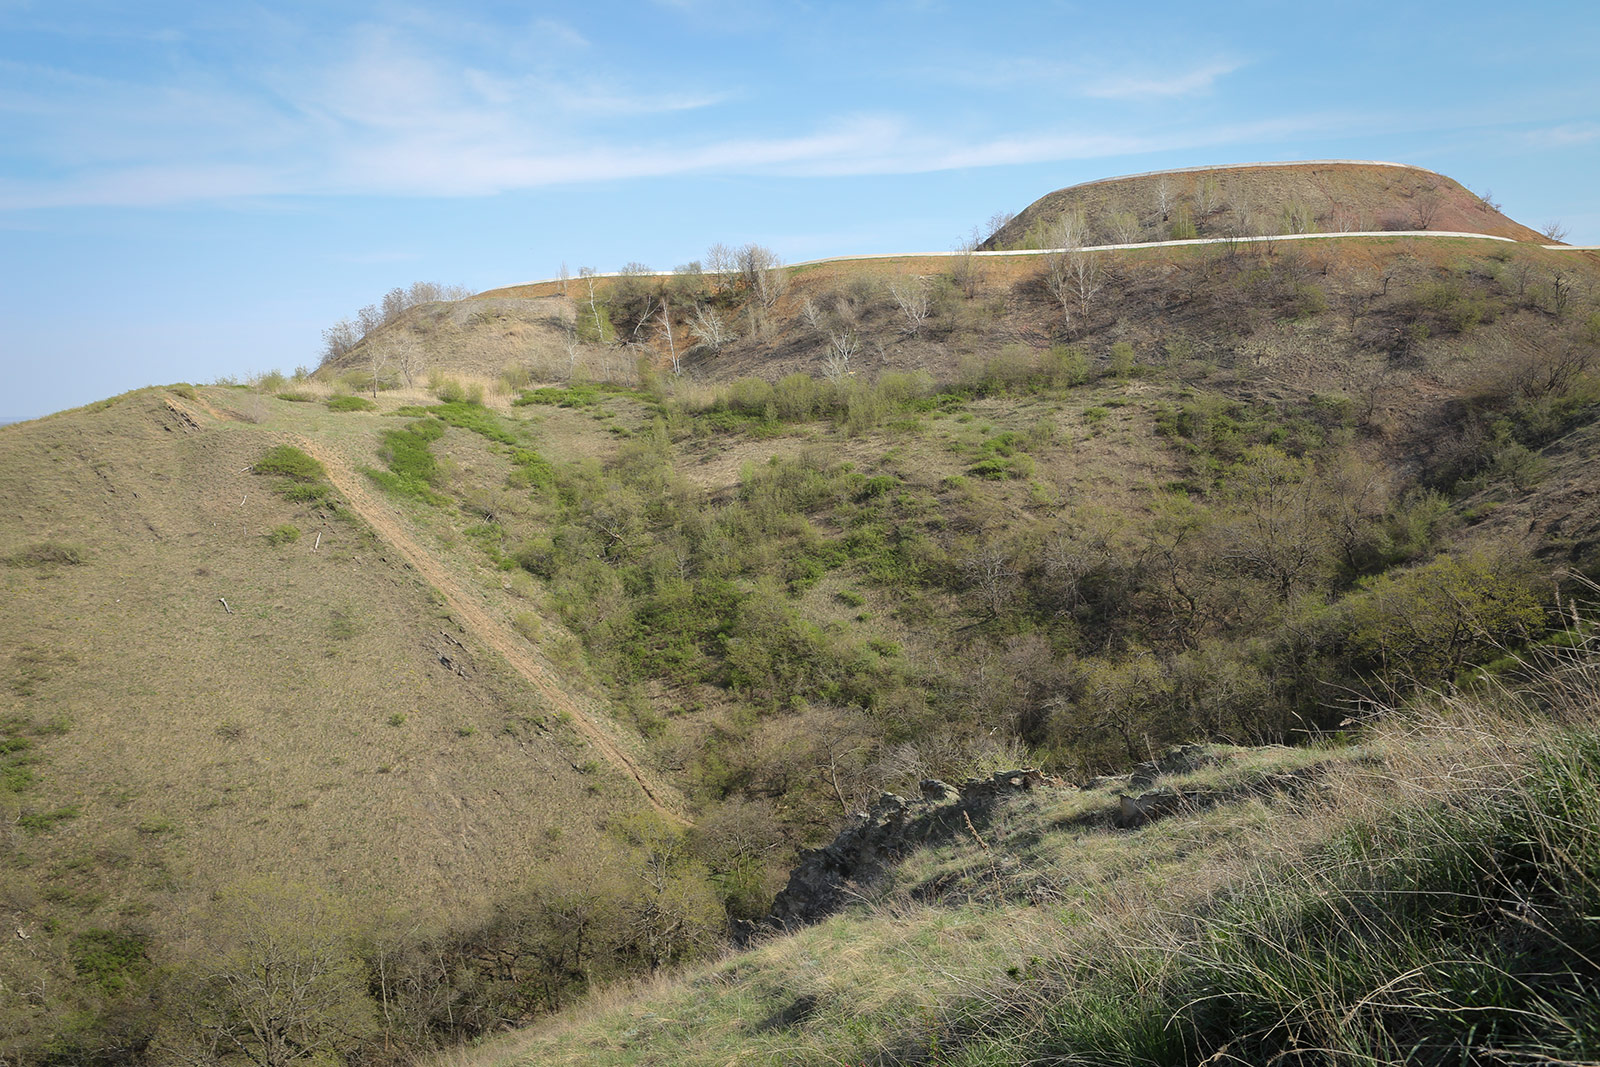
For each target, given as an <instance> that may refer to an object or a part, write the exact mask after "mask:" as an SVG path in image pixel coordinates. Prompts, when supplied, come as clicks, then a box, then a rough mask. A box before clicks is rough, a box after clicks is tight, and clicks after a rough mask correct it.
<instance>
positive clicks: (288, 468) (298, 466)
mask: <svg viewBox="0 0 1600 1067" xmlns="http://www.w3.org/2000/svg"><path fill="white" fill-rule="evenodd" d="M251 469H252V470H253V471H255V473H257V474H276V475H281V476H282V477H284V478H288V479H289V480H290V481H295V482H318V481H322V480H324V479H326V478H327V476H328V472H327V471H326V470H324V469H323V466H322V464H321V463H320V462H318V461H317V460H315V459H313V458H312V457H311V456H308V455H306V454H305V453H304V452H303V451H301V450H300V449H298V448H296V447H294V446H293V445H277V446H275V447H274V448H272V449H270V450H268V452H267V453H266V454H265V455H263V456H262V457H261V458H260V459H258V460H256V462H255V464H254V465H253V466H252V468H251Z"/></svg>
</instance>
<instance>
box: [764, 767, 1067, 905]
mask: <svg viewBox="0 0 1600 1067" xmlns="http://www.w3.org/2000/svg"><path fill="white" fill-rule="evenodd" d="M1062 785H1063V783H1062V782H1061V780H1060V779H1059V778H1052V777H1050V776H1048V775H1046V774H1043V773H1042V772H1040V771H1037V770H1031V769H1019V770H1014V771H1003V772H1001V773H1000V774H995V775H991V776H990V777H988V778H975V779H972V780H971V781H969V782H967V783H965V784H964V785H962V786H961V788H960V789H956V788H954V787H952V786H950V785H949V784H947V783H945V782H941V781H939V780H938V779H936V778H930V779H928V780H927V781H925V782H923V783H922V787H921V792H922V796H923V798H924V800H927V801H929V803H928V804H925V805H919V806H918V807H916V808H912V807H911V806H910V805H908V804H907V802H906V800H905V798H904V797H901V796H897V795H896V794H894V793H884V794H883V795H882V796H880V797H879V798H878V801H877V803H875V804H873V805H872V810H871V811H869V812H864V813H860V812H858V813H857V814H856V816H855V817H854V818H853V819H852V820H851V821H850V822H849V823H847V824H846V825H845V827H844V829H842V830H840V831H839V834H838V836H837V837H835V838H834V839H833V840H832V841H831V842H829V843H828V844H826V845H824V846H823V847H822V848H815V849H808V850H807V851H805V852H802V853H801V854H800V857H799V862H798V863H797V864H796V865H795V868H794V870H793V871H791V872H790V874H789V883H788V885H786V886H784V888H783V891H782V892H780V893H779V894H778V896H777V898H776V899H775V900H773V902H772V912H771V914H770V915H769V916H768V918H767V920H766V926H767V928H769V929H772V928H777V929H784V928H790V927H796V926H805V925H808V924H810V923H814V922H817V921H819V920H821V919H824V918H827V917H828V916H829V915H831V914H833V913H834V912H836V911H838V910H839V909H840V908H842V907H843V906H844V905H845V904H846V903H848V902H849V900H850V899H851V898H852V897H854V896H856V895H858V894H859V892H860V890H861V888H862V887H865V886H869V885H871V884H872V883H873V882H874V881H875V880H877V879H879V878H881V877H882V876H883V875H884V874H885V873H886V872H887V871H888V870H889V869H890V868H891V867H893V865H894V864H895V863H897V862H898V861H899V860H900V858H901V857H902V856H904V855H905V854H906V853H907V852H909V851H910V850H911V849H912V848H913V847H915V846H916V845H919V844H922V843H924V842H926V841H928V840H930V839H933V838H936V837H948V836H951V835H953V834H956V833H968V832H970V830H968V829H967V820H968V819H969V818H971V817H972V816H973V815H980V816H981V814H982V813H983V812H984V811H985V810H987V808H988V807H989V806H990V804H991V803H992V802H993V801H994V799H995V798H996V797H999V796H1002V795H1006V794H1013V793H1019V792H1024V791H1026V790H1029V789H1033V788H1035V787H1038V786H1050V787H1055V788H1060V787H1061V786H1062Z"/></svg>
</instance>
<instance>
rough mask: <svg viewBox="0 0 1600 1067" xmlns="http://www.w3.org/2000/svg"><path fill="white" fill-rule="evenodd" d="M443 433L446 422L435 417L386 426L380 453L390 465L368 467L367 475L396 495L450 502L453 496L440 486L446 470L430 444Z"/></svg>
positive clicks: (434, 502)
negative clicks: (398, 426) (397, 426)
mask: <svg viewBox="0 0 1600 1067" xmlns="http://www.w3.org/2000/svg"><path fill="white" fill-rule="evenodd" d="M443 436H444V424H443V423H441V422H439V421H437V420H435V419H419V420H418V421H416V422H413V423H411V424H410V425H409V426H406V427H405V428H404V429H400V430H385V431H384V433H383V446H382V448H381V449H380V450H379V453H378V454H379V456H380V457H381V458H382V459H383V460H384V462H385V463H387V464H388V467H389V469H388V470H386V471H380V470H374V469H372V468H367V470H366V475H367V477H369V478H371V479H372V480H373V481H374V482H376V483H377V484H378V485H380V486H382V487H383V488H384V489H385V490H387V491H388V492H390V493H393V494H394V495H396V496H403V497H412V498H414V499H417V500H421V501H423V502H424V503H427V504H432V505H433V506H435V507H444V506H446V505H448V504H449V502H450V498H449V497H447V496H445V495H444V494H442V493H440V492H438V490H437V488H436V486H437V485H438V483H439V482H441V481H442V480H443V473H442V472H441V471H440V469H439V461H438V460H437V459H436V458H435V457H434V455H433V450H432V449H431V448H430V447H429V446H430V445H432V443H433V442H434V441H437V440H438V439H439V438H441V437H443Z"/></svg>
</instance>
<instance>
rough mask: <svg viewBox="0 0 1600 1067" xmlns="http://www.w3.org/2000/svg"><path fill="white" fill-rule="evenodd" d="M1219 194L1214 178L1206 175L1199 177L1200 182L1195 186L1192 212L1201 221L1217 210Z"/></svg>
mask: <svg viewBox="0 0 1600 1067" xmlns="http://www.w3.org/2000/svg"><path fill="white" fill-rule="evenodd" d="M1220 196H1221V193H1220V192H1219V190H1218V189H1217V180H1216V179H1215V178H1212V177H1210V176H1206V177H1203V178H1201V179H1200V184H1199V185H1197V186H1196V187H1195V193H1194V213H1195V215H1196V216H1197V217H1198V218H1199V219H1200V220H1201V221H1202V222H1203V221H1205V219H1206V217H1207V216H1208V215H1210V214H1211V213H1212V212H1213V211H1215V210H1217V206H1218V202H1219V199H1220Z"/></svg>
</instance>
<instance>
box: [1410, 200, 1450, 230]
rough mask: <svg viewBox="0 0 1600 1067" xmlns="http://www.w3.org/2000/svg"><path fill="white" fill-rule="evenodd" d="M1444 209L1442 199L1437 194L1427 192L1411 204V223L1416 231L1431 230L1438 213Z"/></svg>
mask: <svg viewBox="0 0 1600 1067" xmlns="http://www.w3.org/2000/svg"><path fill="white" fill-rule="evenodd" d="M1443 208H1444V199H1443V198H1442V197H1440V196H1439V194H1438V193H1436V192H1433V191H1432V190H1429V191H1428V192H1425V193H1422V194H1420V195H1418V196H1417V198H1416V199H1415V200H1414V201H1412V203H1411V221H1412V222H1413V223H1415V224H1416V227H1417V229H1419V230H1427V229H1432V228H1433V224H1434V221H1435V220H1436V219H1438V217H1439V212H1440V210H1442V209H1443Z"/></svg>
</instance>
